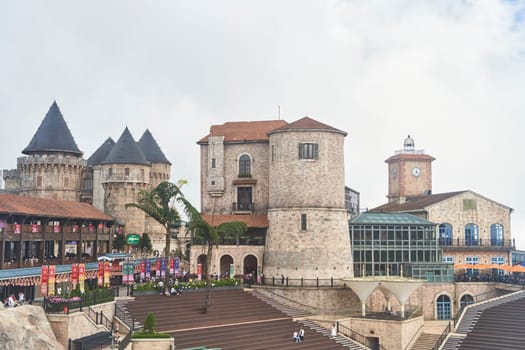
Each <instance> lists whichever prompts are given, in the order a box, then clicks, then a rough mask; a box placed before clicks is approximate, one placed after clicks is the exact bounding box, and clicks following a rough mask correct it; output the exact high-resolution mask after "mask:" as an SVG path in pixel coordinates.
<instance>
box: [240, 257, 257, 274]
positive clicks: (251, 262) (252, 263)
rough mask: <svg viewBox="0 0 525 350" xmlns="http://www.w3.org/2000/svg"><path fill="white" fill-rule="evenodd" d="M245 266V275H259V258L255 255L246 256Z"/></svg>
mask: <svg viewBox="0 0 525 350" xmlns="http://www.w3.org/2000/svg"><path fill="white" fill-rule="evenodd" d="M243 265H244V268H243V273H244V274H245V275H247V274H249V273H252V274H253V275H254V276H255V275H257V257H256V256H255V255H252V254H249V255H246V256H245V257H244V262H243Z"/></svg>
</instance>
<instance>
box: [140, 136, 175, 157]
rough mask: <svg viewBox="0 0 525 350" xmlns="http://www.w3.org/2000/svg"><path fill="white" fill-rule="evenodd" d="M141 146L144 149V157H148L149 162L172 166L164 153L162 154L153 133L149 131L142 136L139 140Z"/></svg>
mask: <svg viewBox="0 0 525 350" xmlns="http://www.w3.org/2000/svg"><path fill="white" fill-rule="evenodd" d="M139 146H140V148H141V149H142V152H143V153H144V156H146V160H147V161H149V162H151V163H163V164H169V165H171V162H170V161H169V160H168V158H166V156H165V155H164V153H162V150H161V149H160V147H159V145H158V144H157V141H155V139H154V138H153V135H151V132H150V131H149V130H148V129H146V131H144V134H142V137H141V138H140V140H139Z"/></svg>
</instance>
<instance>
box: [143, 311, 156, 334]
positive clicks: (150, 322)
mask: <svg viewBox="0 0 525 350" xmlns="http://www.w3.org/2000/svg"><path fill="white" fill-rule="evenodd" d="M144 333H148V334H152V333H155V315H153V314H152V313H151V312H150V313H148V316H146V320H145V321H144Z"/></svg>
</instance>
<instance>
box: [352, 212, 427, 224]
mask: <svg viewBox="0 0 525 350" xmlns="http://www.w3.org/2000/svg"><path fill="white" fill-rule="evenodd" d="M350 224H356V225H363V224H368V225H373V224H378V225H435V224H434V223H432V222H430V221H427V220H425V219H422V218H420V217H417V216H415V215H410V214H406V213H373V212H366V213H361V214H359V215H358V216H356V217H355V218H353V219H352V220H350Z"/></svg>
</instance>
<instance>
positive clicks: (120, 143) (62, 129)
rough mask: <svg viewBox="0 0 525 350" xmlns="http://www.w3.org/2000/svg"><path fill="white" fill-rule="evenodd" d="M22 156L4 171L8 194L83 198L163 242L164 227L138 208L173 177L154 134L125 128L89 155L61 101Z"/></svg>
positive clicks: (125, 228)
mask: <svg viewBox="0 0 525 350" xmlns="http://www.w3.org/2000/svg"><path fill="white" fill-rule="evenodd" d="M22 153H23V154H24V156H22V157H19V158H18V159H17V168H16V169H12V170H4V171H3V177H4V181H5V192H6V193H13V194H19V195H22V196H30V197H41V198H49V199H63V200H69V201H81V202H88V203H91V204H93V206H95V207H96V208H97V209H99V210H101V211H103V212H105V213H106V214H109V215H111V216H112V217H114V218H115V219H116V222H117V225H118V226H119V227H120V228H119V231H120V232H121V233H128V234H129V233H138V234H142V233H144V232H147V233H149V234H150V236H151V238H152V243H153V244H154V248H155V249H161V248H160V247H162V246H163V244H164V243H163V242H164V241H163V239H164V230H163V229H162V227H161V226H160V225H159V224H157V223H156V222H155V221H153V220H152V219H151V218H149V217H146V215H145V214H144V213H143V212H141V211H140V210H138V209H136V208H129V209H125V207H124V206H125V204H126V203H130V202H135V200H136V196H137V193H138V192H139V191H141V190H150V189H152V188H154V187H155V186H157V185H158V184H159V183H160V182H162V181H166V180H169V178H170V173H171V162H170V161H169V160H168V159H167V158H166V156H165V155H164V153H163V152H162V150H161V149H160V147H159V146H158V144H157V142H156V141H155V139H154V138H153V136H152V134H151V132H150V131H149V130H146V131H145V132H144V134H143V135H142V137H141V138H140V139H139V141H138V142H137V141H135V140H134V138H133V136H132V135H131V133H130V131H129V130H128V128H127V127H126V128H125V129H124V132H123V133H122V135H121V136H120V138H119V139H118V140H117V142H114V141H113V139H112V138H108V139H107V140H106V141H104V142H103V144H102V145H101V146H100V147H99V148H98V149H97V150H96V151H95V152H94V153H93V154H92V155H91V157H89V158H88V159H84V157H83V152H82V151H80V149H79V148H78V146H77V144H76V142H75V140H74V138H73V135H72V134H71V131H70V130H69V128H68V126H67V123H66V122H65V120H64V117H63V116H62V113H61V112H60V109H59V107H58V105H57V103H56V102H53V104H52V105H51V107H50V108H49V111H48V112H47V114H46V116H45V117H44V119H43V120H42V123H41V124H40V126H39V127H38V129H37V131H36V133H35V134H34V136H33V138H32V139H31V141H30V143H29V145H28V146H27V147H26V148H25V149H24V150H23V151H22Z"/></svg>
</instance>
